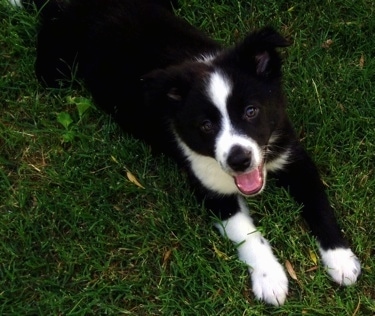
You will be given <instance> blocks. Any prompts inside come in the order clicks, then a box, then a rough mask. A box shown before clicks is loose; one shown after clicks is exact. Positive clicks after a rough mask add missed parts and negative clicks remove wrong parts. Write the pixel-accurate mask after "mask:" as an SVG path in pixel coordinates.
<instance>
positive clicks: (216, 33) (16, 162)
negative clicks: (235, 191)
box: [0, 0, 375, 316]
mask: <svg viewBox="0 0 375 316" xmlns="http://www.w3.org/2000/svg"><path fill="white" fill-rule="evenodd" d="M178 14H180V15H181V16H183V17H184V18H186V19H188V20H189V21H190V22H191V23H193V24H194V25H196V26H198V27H200V28H202V29H203V30H205V31H206V32H208V33H209V34H211V35H212V36H213V37H214V38H216V39H217V40H218V41H220V42H222V43H223V44H230V43H233V42H235V41H236V40H238V39H240V38H242V37H243V36H244V35H245V34H246V33H247V32H248V31H249V30H250V29H253V28H256V27H260V26H262V25H265V24H271V25H273V26H274V27H276V28H277V29H279V30H280V31H281V32H282V33H283V34H284V35H286V36H288V37H290V38H293V41H294V43H293V45H292V46H291V47H290V48H288V49H286V50H285V51H284V52H283V54H284V56H285V66H284V71H285V88H286V89H285V90H286V94H287V96H288V99H289V112H290V115H291V117H292V119H293V122H294V124H295V127H296V130H297V131H298V133H299V135H300V137H301V139H302V141H303V143H304V145H305V146H306V148H307V149H308V151H309V152H310V153H311V155H312V156H313V158H314V160H315V161H316V162H317V165H318V167H319V169H320V171H321V174H322V178H323V180H324V182H325V183H326V184H327V190H328V194H329V196H330V199H331V203H332V205H333V206H334V208H335V211H336V213H337V215H338V218H339V221H340V224H341V226H342V228H343V231H344V232H345V235H346V236H347V238H348V239H349V240H350V241H351V244H352V247H353V249H354V250H355V252H356V253H357V254H358V255H359V257H360V259H361V261H362V265H363V274H362V276H361V278H360V280H359V282H358V284H357V285H355V286H353V287H349V288H340V287H338V286H337V285H335V284H333V283H332V282H331V281H330V280H329V279H328V277H327V275H326V273H325V271H324V269H323V268H322V266H321V265H320V264H319V259H317V249H316V246H315V244H314V240H313V239H312V238H311V237H310V235H309V234H308V232H307V229H306V227H305V225H304V223H303V222H302V220H301V219H300V216H299V206H298V205H296V204H295V203H294V202H293V201H292V200H290V199H289V197H288V195H287V194H286V192H283V191H281V190H279V189H277V188H275V187H274V186H273V184H272V183H270V185H269V186H268V190H267V192H266V193H265V194H264V195H263V196H262V197H260V198H256V199H251V200H249V205H250V208H251V209H252V212H253V215H254V218H255V219H256V221H257V225H258V226H259V229H260V230H261V231H262V232H263V233H264V234H265V235H266V237H267V238H268V239H269V240H271V243H272V245H273V246H274V249H275V253H276V254H277V256H278V257H279V258H280V261H281V262H285V261H287V260H288V261H289V262H290V263H291V265H292V267H293V269H294V271H295V273H296V275H297V278H298V280H293V279H292V278H290V293H289V297H288V301H287V302H286V304H285V305H284V306H282V307H280V308H275V307H270V306H266V305H264V304H263V303H260V302H258V301H256V300H255V299H254V297H253V295H252V293H251V289H250V284H249V283H250V282H249V278H248V275H247V271H246V269H245V267H244V266H243V265H242V264H241V263H240V262H239V261H238V260H237V258H236V253H235V249H233V246H232V245H231V243H230V242H229V241H227V240H224V239H223V238H221V237H220V236H219V235H218V234H217V232H216V231H215V230H214V229H211V225H210V219H209V217H208V215H207V214H205V212H204V211H203V210H202V209H201V207H200V206H199V205H198V204H197V203H196V202H195V201H194V199H193V197H192V196H191V193H190V192H189V190H188V186H187V184H186V182H185V176H184V174H182V173H181V172H180V171H179V170H177V169H176V167H175V165H174V164H173V163H172V162H171V161H169V160H168V159H166V158H165V157H152V156H151V155H150V149H149V148H148V147H147V146H146V145H144V144H143V143H141V142H139V141H137V140H134V139H131V138H130V137H128V136H126V135H123V134H122V133H121V132H120V130H119V129H118V127H117V126H116V125H115V124H113V123H112V122H111V120H110V118H108V117H107V116H105V115H103V114H102V113H100V112H99V111H98V110H97V109H95V107H94V106H92V105H91V106H87V104H89V105H90V104H91V103H90V102H91V101H90V96H89V95H88V94H87V92H86V91H85V90H84V89H83V88H82V89H81V90H78V91H77V90H69V89H66V90H63V91H54V90H44V89H43V88H42V87H41V86H40V85H39V84H38V82H37V81H36V80H35V77H34V74H33V62H34V57H35V36H36V18H35V16H33V15H28V14H26V13H25V12H22V11H18V10H13V9H11V8H9V7H8V6H7V4H6V1H5V0H0V17H1V18H0V23H1V27H0V47H1V51H0V74H1V76H0V100H1V105H0V190H1V195H0V216H1V220H0V254H1V256H0V314H1V315H93V314H95V315H100V314H126V315H353V316H354V315H364V316H367V315H374V313H375V288H374V285H375V260H374V255H375V228H374V227H375V226H374V223H375V209H374V208H375V198H374V194H375V192H374V191H375V175H374V173H375V170H374V168H375V154H374V152H375V145H374V143H375V86H374V82H375V75H374V74H375V55H374V47H375V38H374V36H373V34H374V31H375V19H374V15H375V4H374V2H373V1H371V0H357V1H354V0H343V1H335V0H331V1H329V0H326V1H323V0H314V1H311V2H301V1H294V0H290V1H279V0H265V1H234V0H226V1H224V0H222V1H212V2H211V1H206V2H203V1H198V0H191V1H187V0H184V1H181V8H180V9H179V10H178ZM127 172H131V173H132V174H133V175H134V176H135V177H136V178H137V179H138V181H139V182H140V184H141V185H142V186H143V187H144V188H141V187H139V186H137V185H136V184H134V183H133V182H131V181H130V180H129V179H128V177H127Z"/></svg>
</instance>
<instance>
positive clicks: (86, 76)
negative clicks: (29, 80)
mask: <svg viewBox="0 0 375 316" xmlns="http://www.w3.org/2000/svg"><path fill="white" fill-rule="evenodd" d="M12 2H13V3H14V2H16V3H19V2H20V1H12ZM34 4H35V5H36V6H37V7H38V8H39V9H40V10H41V13H40V14H41V28H40V32H39V37H38V47H37V60H36V73H37V76H38V78H39V79H40V80H41V82H43V83H44V84H46V85H47V86H59V85H60V84H61V82H62V80H63V81H64V80H66V79H69V78H71V75H72V72H74V74H75V75H76V77H77V78H81V79H83V80H84V82H85V84H86V86H87V88H88V90H89V91H90V92H91V93H92V95H93V98H94V100H95V102H96V104H97V105H98V106H99V107H100V108H102V109H104V110H105V111H106V112H108V113H110V114H111V115H112V116H113V118H114V119H115V120H116V121H117V122H118V124H119V125H120V126H121V127H122V128H123V130H124V131H126V132H128V133H131V134H132V135H134V136H135V137H138V138H140V139H143V140H144V141H146V142H148V143H149V144H150V145H151V146H152V148H153V149H154V150H157V151H162V152H165V153H167V154H168V155H170V156H171V157H173V158H174V159H175V160H176V161H177V163H179V164H180V165H181V166H183V167H184V168H186V169H187V170H188V172H189V176H190V179H191V182H192V184H193V185H192V186H193V188H194V192H195V194H196V196H197V198H198V199H199V200H200V201H202V203H204V205H205V207H206V208H207V209H208V210H210V211H211V212H212V213H213V214H214V215H215V216H217V217H218V218H219V219H220V222H218V223H217V224H216V227H217V228H218V229H219V231H220V232H221V234H222V235H224V236H227V237H228V238H229V239H230V240H232V241H233V242H234V243H235V244H236V245H237V249H238V255H239V258H240V260H241V261H243V262H245V263H246V264H247V265H248V268H249V272H250V275H251V280H252V288H253V292H254V294H255V296H256V297H257V298H258V299H261V300H264V301H265V302H267V303H270V304H274V305H280V304H283V303H284V301H285V298H286V295H287V292H288V280H287V276H286V274H285V271H284V269H283V267H282V265H281V264H280V263H279V262H278V261H277V259H276V257H275V256H274V254H273V253H272V249H271V246H270V244H269V243H268V241H267V240H266V239H265V238H264V237H262V235H261V233H260V232H259V231H257V228H256V227H255V226H254V223H253V220H252V219H251V217H250V215H249V210H248V207H247V205H246V201H245V197H251V196H254V195H257V194H259V193H261V192H262V191H263V190H264V187H265V185H266V180H267V177H268V176H273V177H275V178H276V180H277V183H278V184H279V185H280V186H282V187H285V188H287V189H288V190H289V192H290V194H291V195H292V196H293V197H294V198H295V200H296V201H297V202H298V203H301V204H302V205H303V209H302V215H303V217H304V219H305V220H306V221H307V223H308V225H309V227H310V229H311V232H312V234H313V235H314V236H315V237H316V240H317V243H318V247H319V250H320V254H321V257H322V261H323V263H324V265H325V266H326V267H327V272H328V274H329V275H330V276H331V277H332V279H333V280H334V281H335V282H337V283H339V284H342V285H350V284H353V283H355V282H356V280H357V277H358V276H359V274H360V270H361V269H360V263H359V261H358V259H357V257H356V256H355V255H354V254H353V252H352V251H351V250H350V248H349V247H348V244H347V242H346V241H345V240H344V238H343V236H342V233H341V231H340V228H339V226H338V224H337V222H336V219H335V217H334V213H333V210H332V208H331V206H330V204H329V202H328V199H327V196H326V194H325V193H324V187H323V184H322V182H321V180H320V178H319V175H318V172H317V169H316V167H315V165H314V163H313V162H312V161H311V159H310V158H309V156H308V155H307V153H306V152H305V150H304V149H303V148H302V146H301V144H300V143H299V141H298V139H297V137H296V135H295V133H294V131H293V128H292V126H291V123H290V121H289V119H288V117H287V115H286V112H285V104H286V102H285V99H284V96H283V92H282V88H281V60H280V57H279V55H278V53H277V48H278V47H285V46H288V42H287V41H286V40H285V39H284V38H283V37H282V36H281V35H280V34H278V33H277V32H276V31H274V30H273V29H271V28H264V29H261V30H259V31H256V32H253V33H251V34H249V35H248V36H247V37H246V38H245V39H244V40H243V41H242V42H240V43H239V44H237V45H236V46H234V47H231V48H222V47H221V46H220V45H219V44H218V43H216V42H215V41H213V40H212V39H210V38H208V37H206V36H205V35H204V34H202V33H201V32H200V31H198V30H197V29H195V28H194V27H192V26H191V25H189V24H188V23H186V22H185V21H184V20H182V19H180V18H178V17H176V16H175V15H174V14H173V10H172V6H171V4H170V3H169V1H168V0H164V1H163V0H154V1H152V0H71V1H64V0H51V1H49V2H46V1H44V0H39V1H38V0H35V1H29V2H28V3H26V1H24V3H23V5H24V6H26V5H27V6H29V5H34Z"/></svg>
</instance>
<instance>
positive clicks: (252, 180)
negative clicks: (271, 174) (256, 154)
mask: <svg viewBox="0 0 375 316" xmlns="http://www.w3.org/2000/svg"><path fill="white" fill-rule="evenodd" d="M234 182H235V184H236V186H237V188H238V190H239V191H240V192H241V193H242V194H244V195H255V194H257V193H259V192H260V191H261V190H262V189H263V183H264V175H263V166H262V165H260V166H259V167H258V168H256V169H254V170H251V171H250V172H247V173H243V174H240V175H237V176H234Z"/></svg>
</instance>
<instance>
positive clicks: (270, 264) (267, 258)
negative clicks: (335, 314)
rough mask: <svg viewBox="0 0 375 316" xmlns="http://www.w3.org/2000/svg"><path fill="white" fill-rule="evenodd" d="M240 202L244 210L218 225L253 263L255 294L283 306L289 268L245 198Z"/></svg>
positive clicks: (252, 276)
mask: <svg viewBox="0 0 375 316" xmlns="http://www.w3.org/2000/svg"><path fill="white" fill-rule="evenodd" d="M239 202H240V206H241V211H240V212H238V213H236V214H235V215H233V216H232V217H230V218H229V219H227V220H225V221H223V222H221V223H220V224H217V225H216V227H217V228H218V229H219V231H220V232H221V234H222V235H224V236H227V237H228V238H229V239H230V240H231V241H233V242H234V243H235V244H236V245H237V250H238V257H239V259H240V260H241V261H243V262H244V263H246V264H247V265H248V266H249V272H250V274H251V280H252V288H253V292H254V295H255V296H256V297H257V298H258V299H260V300H263V301H265V302H266V303H269V304H273V305H282V304H283V303H284V302H285V299H286V296H287V294H288V279H287V276H286V274H285V271H284V269H283V267H282V266H281V264H280V263H279V262H278V261H277V259H276V257H275V256H274V254H273V253H272V249H271V246H270V245H269V243H268V241H267V240H266V239H265V238H264V237H262V235H261V234H260V233H259V232H258V231H257V229H256V227H255V226H254V224H253V221H252V219H251V217H250V215H249V214H248V209H247V207H246V205H245V202H244V200H243V199H242V198H241V197H239Z"/></svg>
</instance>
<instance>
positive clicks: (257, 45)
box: [235, 27, 290, 77]
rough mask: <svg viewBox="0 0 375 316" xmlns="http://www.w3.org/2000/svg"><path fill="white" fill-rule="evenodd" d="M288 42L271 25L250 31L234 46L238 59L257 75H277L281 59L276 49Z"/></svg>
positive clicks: (287, 44) (286, 44)
mask: <svg viewBox="0 0 375 316" xmlns="http://www.w3.org/2000/svg"><path fill="white" fill-rule="evenodd" d="M289 45H290V43H289V41H287V40H286V39H285V38H284V37H283V36H282V35H280V34H279V33H278V32H276V31H275V30H274V29H273V28H271V27H265V28H263V29H260V30H259V31H255V32H253V33H250V34H249V35H248V36H247V37H246V38H245V39H244V40H243V42H242V43H240V44H239V45H237V47H236V48H235V54H237V59H238V61H239V62H240V63H241V64H243V65H244V66H247V67H250V71H252V72H254V73H255V74H256V75H258V76H263V77H268V76H272V75H274V76H279V75H280V69H281V59H280V57H279V54H278V53H277V51H276V48H278V47H286V46H289Z"/></svg>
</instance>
